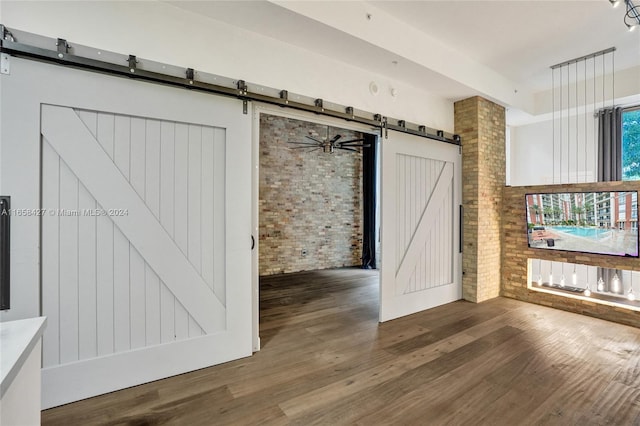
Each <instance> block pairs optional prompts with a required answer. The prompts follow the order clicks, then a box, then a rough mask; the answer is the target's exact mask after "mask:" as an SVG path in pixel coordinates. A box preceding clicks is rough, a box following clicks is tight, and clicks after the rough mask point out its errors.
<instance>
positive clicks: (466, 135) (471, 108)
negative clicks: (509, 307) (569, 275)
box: [454, 96, 506, 302]
mask: <svg viewBox="0 0 640 426" xmlns="http://www.w3.org/2000/svg"><path fill="white" fill-rule="evenodd" d="M454 110H455V117H454V118H455V132H456V133H457V134H459V135H460V137H461V139H462V203H463V206H464V225H463V236H464V250H463V254H462V271H463V277H462V296H463V298H464V299H465V300H469V301H472V302H481V301H483V300H487V299H491V298H493V297H497V296H498V295H499V294H500V263H501V244H500V225H501V214H502V189H503V187H504V184H505V169H506V166H505V110H504V108H503V107H502V106H500V105H497V104H495V103H493V102H491V101H488V100H486V99H484V98H481V97H477V96H476V97H473V98H469V99H465V100H462V101H459V102H456V103H455V105H454Z"/></svg>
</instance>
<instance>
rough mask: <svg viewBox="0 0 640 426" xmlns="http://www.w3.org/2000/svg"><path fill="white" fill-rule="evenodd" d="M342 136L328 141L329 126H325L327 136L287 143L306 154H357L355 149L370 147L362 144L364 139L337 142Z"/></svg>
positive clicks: (336, 136)
mask: <svg viewBox="0 0 640 426" xmlns="http://www.w3.org/2000/svg"><path fill="white" fill-rule="evenodd" d="M341 137H342V135H335V136H334V137H332V138H331V139H329V126H327V136H326V137H324V138H322V139H318V138H314V137H313V136H309V135H307V136H305V138H309V139H311V141H305V142H289V143H290V144H292V145H301V146H295V147H291V149H306V150H308V152H313V151H318V150H320V149H321V150H322V152H328V153H331V154H332V153H334V152H335V150H336V149H342V150H345V151H353V152H359V151H358V150H357V149H356V148H369V147H371V145H369V144H364V143H363V142H364V139H351V140H348V141H342V142H338V140H339V139H340V138H341Z"/></svg>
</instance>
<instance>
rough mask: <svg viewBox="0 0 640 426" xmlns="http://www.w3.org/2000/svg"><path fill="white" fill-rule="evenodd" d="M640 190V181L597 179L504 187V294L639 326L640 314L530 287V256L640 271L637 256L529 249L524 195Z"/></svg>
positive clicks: (639, 262) (639, 261) (531, 257)
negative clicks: (528, 275) (528, 280)
mask: <svg viewBox="0 0 640 426" xmlns="http://www.w3.org/2000/svg"><path fill="white" fill-rule="evenodd" d="M629 190H636V191H640V182H637V181H636V182H598V183H582V184H566V185H543V186H518V187H505V188H504V191H503V202H504V205H505V209H504V211H503V216H502V244H503V250H502V292H501V295H502V296H505V297H510V298H513V299H518V300H524V301H526V302H532V303H537V304H540V305H545V306H551V307H553V308H558V309H562V310H565V311H570V312H575V313H579V314H585V315H589V316H593V317H597V318H602V319H606V320H609V321H615V322H619V323H622V324H628V325H632V326H635V327H640V314H638V312H635V311H630V310H627V309H623V308H617V307H612V306H607V305H602V304H596V303H594V302H590V301H583V300H577V299H571V298H567V297H563V296H558V295H555V294H547V293H541V292H538V291H534V290H530V289H529V288H528V287H527V261H528V259H543V260H553V261H556V262H568V263H577V264H582V265H591V266H601V267H603V268H614V269H626V270H634V271H640V260H638V258H629V257H620V256H607V255H601V254H590V253H577V252H569V251H560V250H540V249H538V250H536V249H530V248H529V246H528V244H527V219H526V210H525V209H526V207H525V194H527V193H530V194H531V193H534V194H535V193H546V192H593V191H629Z"/></svg>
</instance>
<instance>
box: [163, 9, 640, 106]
mask: <svg viewBox="0 0 640 426" xmlns="http://www.w3.org/2000/svg"><path fill="white" fill-rule="evenodd" d="M170 3H172V4H174V5H175V6H177V7H180V8H183V9H186V10H190V11H192V12H195V13H198V14H201V15H204V16H208V17H210V18H212V19H216V20H221V21H224V22H227V23H229V24H232V25H235V26H238V27H241V28H245V29H247V30H249V31H253V32H256V33H259V34H262V35H264V36H267V37H271V38H275V39H278V40H282V41H284V42H287V43H290V44H293V45H297V46H299V47H302V48H304V49H307V50H311V51H314V52H317V53H319V54H322V55H325V56H329V57H333V58H335V59H338V60H340V61H343V62H346V63H349V64H352V65H354V66H357V67H361V68H363V69H367V70H371V71H373V72H376V73H378V74H381V75H385V76H389V77H390V78H393V79H397V80H401V81H404V82H406V83H407V84H410V85H412V86H414V87H418V88H421V89H423V90H426V91H428V92H431V93H434V94H437V95H440V96H443V97H446V98H447V99H452V100H458V99H462V98H465V97H468V96H473V95H477V94H480V95H484V96H487V97H489V98H491V99H494V100H496V101H497V102H500V103H502V104H503V105H505V106H507V107H510V109H512V110H515V111H516V112H517V110H519V109H522V110H528V112H531V108H528V107H527V105H529V106H530V105H532V104H533V101H532V99H533V97H534V95H535V93H536V92H540V91H545V90H548V89H550V86H551V71H550V69H549V67H550V66H551V65H554V64H556V63H559V62H563V61H566V60H570V59H573V58H577V57H580V56H583V55H587V54H590V53H593V52H596V51H599V50H603V49H606V48H609V47H616V49H617V51H616V53H615V69H616V72H618V71H620V70H624V69H628V68H633V67H640V30H639V31H635V32H629V31H627V28H626V27H625V25H624V24H623V16H624V7H618V8H615V9H614V8H613V7H611V5H610V3H609V1H608V0H553V1H547V0H528V1H525V0H504V1H488V0H467V1H461V0H447V1H442V0H422V1H342V2H341V1H313V0H311V1H309V0H307V1H302V0H298V1H288V0H270V1H207V0H198V1H185V0H181V1H170ZM379 35H380V37H378V36H379ZM389 35H390V36H389ZM383 36H388V37H386V38H385V37H383ZM389 38H392V39H393V40H388V39H389ZM434 52H435V53H434ZM448 62H451V64H447V63H448ZM460 64H464V68H466V69H465V70H464V72H461V71H460V70H459V68H460ZM638 69H640V68H638ZM638 81H640V73H639V75H638ZM514 92H515V93H518V92H521V94H520V95H517V97H518V99H516V97H514V95H513V93H514ZM522 93H525V94H526V95H522ZM525 96H528V98H527V99H525V100H523V99H524V97H525Z"/></svg>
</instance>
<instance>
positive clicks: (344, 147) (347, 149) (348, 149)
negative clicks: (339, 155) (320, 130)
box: [336, 146, 360, 152]
mask: <svg viewBox="0 0 640 426" xmlns="http://www.w3.org/2000/svg"><path fill="white" fill-rule="evenodd" d="M336 148H338V149H344V150H345V151H353V152H360V151H358V150H357V149H354V148H347V147H346V146H336Z"/></svg>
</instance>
